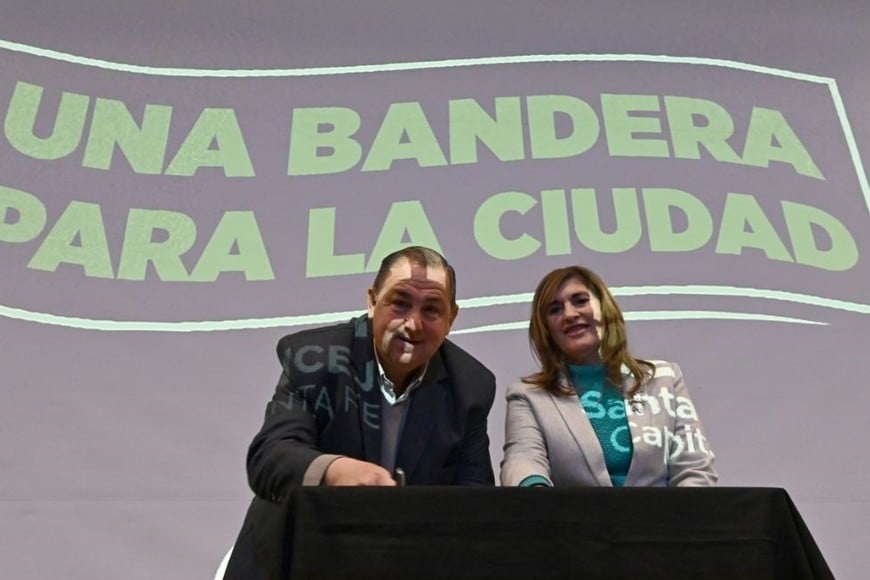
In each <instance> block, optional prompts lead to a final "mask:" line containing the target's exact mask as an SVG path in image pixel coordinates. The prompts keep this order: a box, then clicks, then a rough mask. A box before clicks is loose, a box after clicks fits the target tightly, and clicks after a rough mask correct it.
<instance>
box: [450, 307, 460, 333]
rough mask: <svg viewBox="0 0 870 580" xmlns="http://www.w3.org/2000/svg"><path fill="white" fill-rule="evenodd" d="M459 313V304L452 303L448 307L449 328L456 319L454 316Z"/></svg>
mask: <svg viewBox="0 0 870 580" xmlns="http://www.w3.org/2000/svg"><path fill="white" fill-rule="evenodd" d="M458 315H459V306H457V305H456V304H454V305H453V306H451V307H450V328H453V322H454V321H455V320H456V317H457V316H458Z"/></svg>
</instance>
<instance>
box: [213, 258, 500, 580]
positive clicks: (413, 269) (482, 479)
mask: <svg viewBox="0 0 870 580" xmlns="http://www.w3.org/2000/svg"><path fill="white" fill-rule="evenodd" d="M367 302H368V312H367V314H366V315H365V316H362V317H360V318H357V319H354V320H351V321H350V322H347V323H343V324H338V325H335V326H331V327H326V328H319V329H314V330H308V331H303V332H299V333H296V334H292V335H289V336H285V337H284V338H282V339H281V340H280V341H279V343H278V349H277V350H278V357H279V359H280V360H281V366H282V368H283V372H282V374H281V378H280V379H279V381H278V386H277V388H276V390H275V395H274V397H273V398H272V401H271V402H270V403H269V405H268V406H267V409H266V419H265V422H264V424H263V428H262V429H261V430H260V432H259V433H258V434H257V435H256V437H254V440H253V442H252V443H251V446H250V449H249V450H248V481H249V483H250V485H251V488H252V489H253V490H254V492H255V493H256V495H257V498H255V500H254V502H253V503H252V505H251V508H250V509H249V511H248V515H247V517H246V519H245V523H244V525H243V527H242V531H241V533H240V534H239V539H238V541H237V542H236V546H235V548H234V552H233V556H232V558H231V560H230V563H229V565H228V568H227V573H226V576H225V578H232V579H236V578H252V579H253V578H256V579H260V578H263V579H265V578H282V579H283V578H286V572H287V568H288V564H287V562H286V561H284V559H283V558H282V554H281V552H282V550H283V545H282V544H281V542H282V540H283V536H284V524H285V521H286V517H287V511H286V503H287V502H286V501H285V500H286V498H287V497H288V494H289V493H290V492H291V491H292V490H293V488H294V487H296V486H299V485H396V482H397V480H400V479H402V478H404V480H405V481H406V482H407V483H408V484H409V485H494V476H493V472H492V464H491V461H490V456H489V438H488V436H487V430H486V418H487V415H488V414H489V410H490V407H491V406H492V402H493V398H494V396H495V379H494V377H493V375H492V373H491V372H490V371H489V370H488V369H487V368H486V367H484V366H483V365H482V364H481V363H480V362H478V361H477V360H475V359H474V358H473V357H471V356H470V355H469V354H467V353H466V352H465V351H463V350H462V349H460V348H459V347H458V346H456V345H454V344H453V343H451V342H450V341H448V340H446V336H447V334H448V332H449V331H450V328H451V326H452V325H453V321H454V320H455V319H456V315H457V314H458V312H459V307H458V306H457V305H456V277H455V273H454V271H453V268H452V267H451V266H450V265H449V264H448V263H447V261H446V260H445V259H444V258H443V257H442V256H441V255H440V254H438V253H437V252H435V251H433V250H430V249H428V248H422V247H418V246H413V247H408V248H405V249H402V250H399V251H397V252H394V253H393V254H390V255H389V256H387V257H386V258H384V260H383V262H382V263H381V268H380V270H379V271H378V274H377V276H376V278H375V282H374V286H373V287H372V288H371V289H370V290H369V291H368V299H367ZM282 506H283V507H284V509H279V507H282Z"/></svg>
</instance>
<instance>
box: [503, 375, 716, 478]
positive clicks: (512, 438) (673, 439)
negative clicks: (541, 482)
mask: <svg viewBox="0 0 870 580" xmlns="http://www.w3.org/2000/svg"><path fill="white" fill-rule="evenodd" d="M651 362H653V363H655V367H656V368H655V375H654V376H653V378H651V379H648V380H646V381H645V382H644V384H643V386H642V387H641V388H640V390H638V392H637V393H636V394H635V395H634V396H632V397H631V398H629V399H626V401H625V413H626V415H627V417H628V433H626V432H625V430H624V429H623V431H622V432H619V431H617V432H616V433H614V437H615V441H616V444H617V445H620V444H623V445H626V444H627V436H628V435H629V434H630V435H631V441H632V444H633V447H634V453H633V455H632V458H631V466H630V467H629V470H628V475H627V477H626V480H625V485H626V486H647V487H654V486H661V487H664V486H709V485H715V484H716V481H717V479H718V474H717V473H716V469H715V468H714V466H713V462H714V459H715V456H714V454H713V451H712V450H711V449H710V443H709V442H708V441H707V437H706V435H705V434H704V430H703V427H702V426H701V421H700V420H699V419H698V413H697V412H696V411H695V406H694V405H693V404H692V401H691V399H690V398H689V392H688V390H687V389H686V385H685V383H684V382H683V374H682V372H681V371H680V367H679V366H677V365H676V364H674V363H668V362H664V361H651ZM623 371H624V372H623V376H622V388H623V390H626V389H628V388H630V387H631V385H632V384H633V381H634V378H633V377H632V376H631V374H629V373H628V369H627V368H626V367H623ZM592 403H593V404H594V399H593V400H592ZM620 408H621V407H618V408H617V409H620ZM592 412H602V413H604V412H611V413H613V412H614V409H613V408H611V409H610V410H606V409H604V408H603V407H601V408H600V409H599V410H598V411H595V410H593V411H592ZM533 475H537V476H542V477H544V478H545V479H546V480H547V481H548V482H549V483H550V484H551V485H575V486H593V487H611V486H612V483H611V481H610V476H609V475H608V473H607V466H606V465H605V463H604V453H603V452H602V450H601V444H600V443H599V441H598V437H597V436H596V435H595V431H594V430H593V429H592V424H591V423H590V422H589V418H588V417H587V414H586V411H584V409H583V407H582V406H581V405H580V401H579V399H578V397H577V396H575V395H572V396H558V395H552V394H550V393H548V392H547V391H545V390H543V389H540V388H537V387H535V386H533V385H529V384H526V383H515V384H513V385H511V387H510V388H509V389H508V392H507V414H506V417H505V444H504V459H503V460H502V462H501V484H502V485H505V486H515V485H519V484H520V483H521V482H522V481H523V480H525V479H526V478H528V477H530V476H533Z"/></svg>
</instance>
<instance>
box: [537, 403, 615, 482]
mask: <svg viewBox="0 0 870 580" xmlns="http://www.w3.org/2000/svg"><path fill="white" fill-rule="evenodd" d="M550 399H551V400H552V401H553V405H554V406H555V407H556V410H557V411H558V412H559V415H561V416H562V420H563V421H564V422H565V426H566V427H567V428H568V431H569V432H570V433H571V436H572V437H573V438H574V442H575V443H576V445H577V447H579V448H580V454H581V455H582V456H583V460H584V461H585V462H586V466H587V468H588V469H589V473H590V474H591V475H592V477H593V478H595V481H596V483H597V484H598V485H599V486H600V487H613V482H611V481H610V475H609V474H608V473H607V464H605V463H604V451H603V450H602V449H601V444H600V443H599V442H598V436H597V435H596V434H595V430H594V429H593V428H592V423H590V422H589V418H588V417H587V416H586V412H585V411H584V410H583V407H582V406H581V405H580V401H579V400H578V398H577V396H576V395H575V396H571V397H560V396H556V395H553V394H550Z"/></svg>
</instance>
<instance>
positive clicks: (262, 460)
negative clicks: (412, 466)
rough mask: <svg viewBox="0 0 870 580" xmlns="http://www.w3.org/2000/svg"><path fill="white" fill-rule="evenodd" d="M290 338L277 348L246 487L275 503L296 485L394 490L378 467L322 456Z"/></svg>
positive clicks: (251, 447) (252, 444) (388, 476)
mask: <svg viewBox="0 0 870 580" xmlns="http://www.w3.org/2000/svg"><path fill="white" fill-rule="evenodd" d="M290 342H291V341H290V337H284V338H283V339H282V340H281V341H280V342H279V343H278V349H277V350H278V359H279V360H280V362H281V368H282V372H281V377H280V378H279V379H278V385H277V387H276V388H275V395H274V396H273V397H272V401H271V402H270V403H269V404H268V405H267V407H266V417H265V420H264V422H263V427H262V428H261V429H260V432H259V433H257V435H256V436H255V437H254V440H253V442H252V443H251V445H250V447H249V448H248V458H247V467H248V483H249V484H250V486H251V489H252V490H253V491H254V493H256V494H257V495H258V496H260V497H262V498H265V499H268V500H271V501H281V500H282V499H283V498H284V496H285V495H286V494H287V492H288V491H289V489H290V488H292V487H294V486H298V485H320V484H326V485H394V484H395V482H394V481H393V479H392V476H391V475H390V474H389V473H388V472H387V471H386V470H385V469H384V468H382V467H380V466H379V465H375V464H373V463H368V462H365V461H360V460H357V459H353V458H350V457H343V456H341V455H336V454H330V453H324V452H323V451H322V450H321V449H320V448H319V446H318V441H319V439H320V431H319V427H318V425H317V420H316V418H315V416H314V414H313V413H312V412H311V408H312V407H313V404H312V402H313V399H314V398H316V393H315V395H314V396H313V397H310V399H311V400H306V390H313V391H312V392H314V391H316V392H319V391H317V389H321V388H325V385H322V384H320V385H314V386H308V387H305V388H303V387H300V386H299V385H297V384H296V381H294V377H298V376H299V373H297V372H294V369H293V368H292V366H291V365H292V364H293V362H292V361H293V353H292V348H291V345H290Z"/></svg>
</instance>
